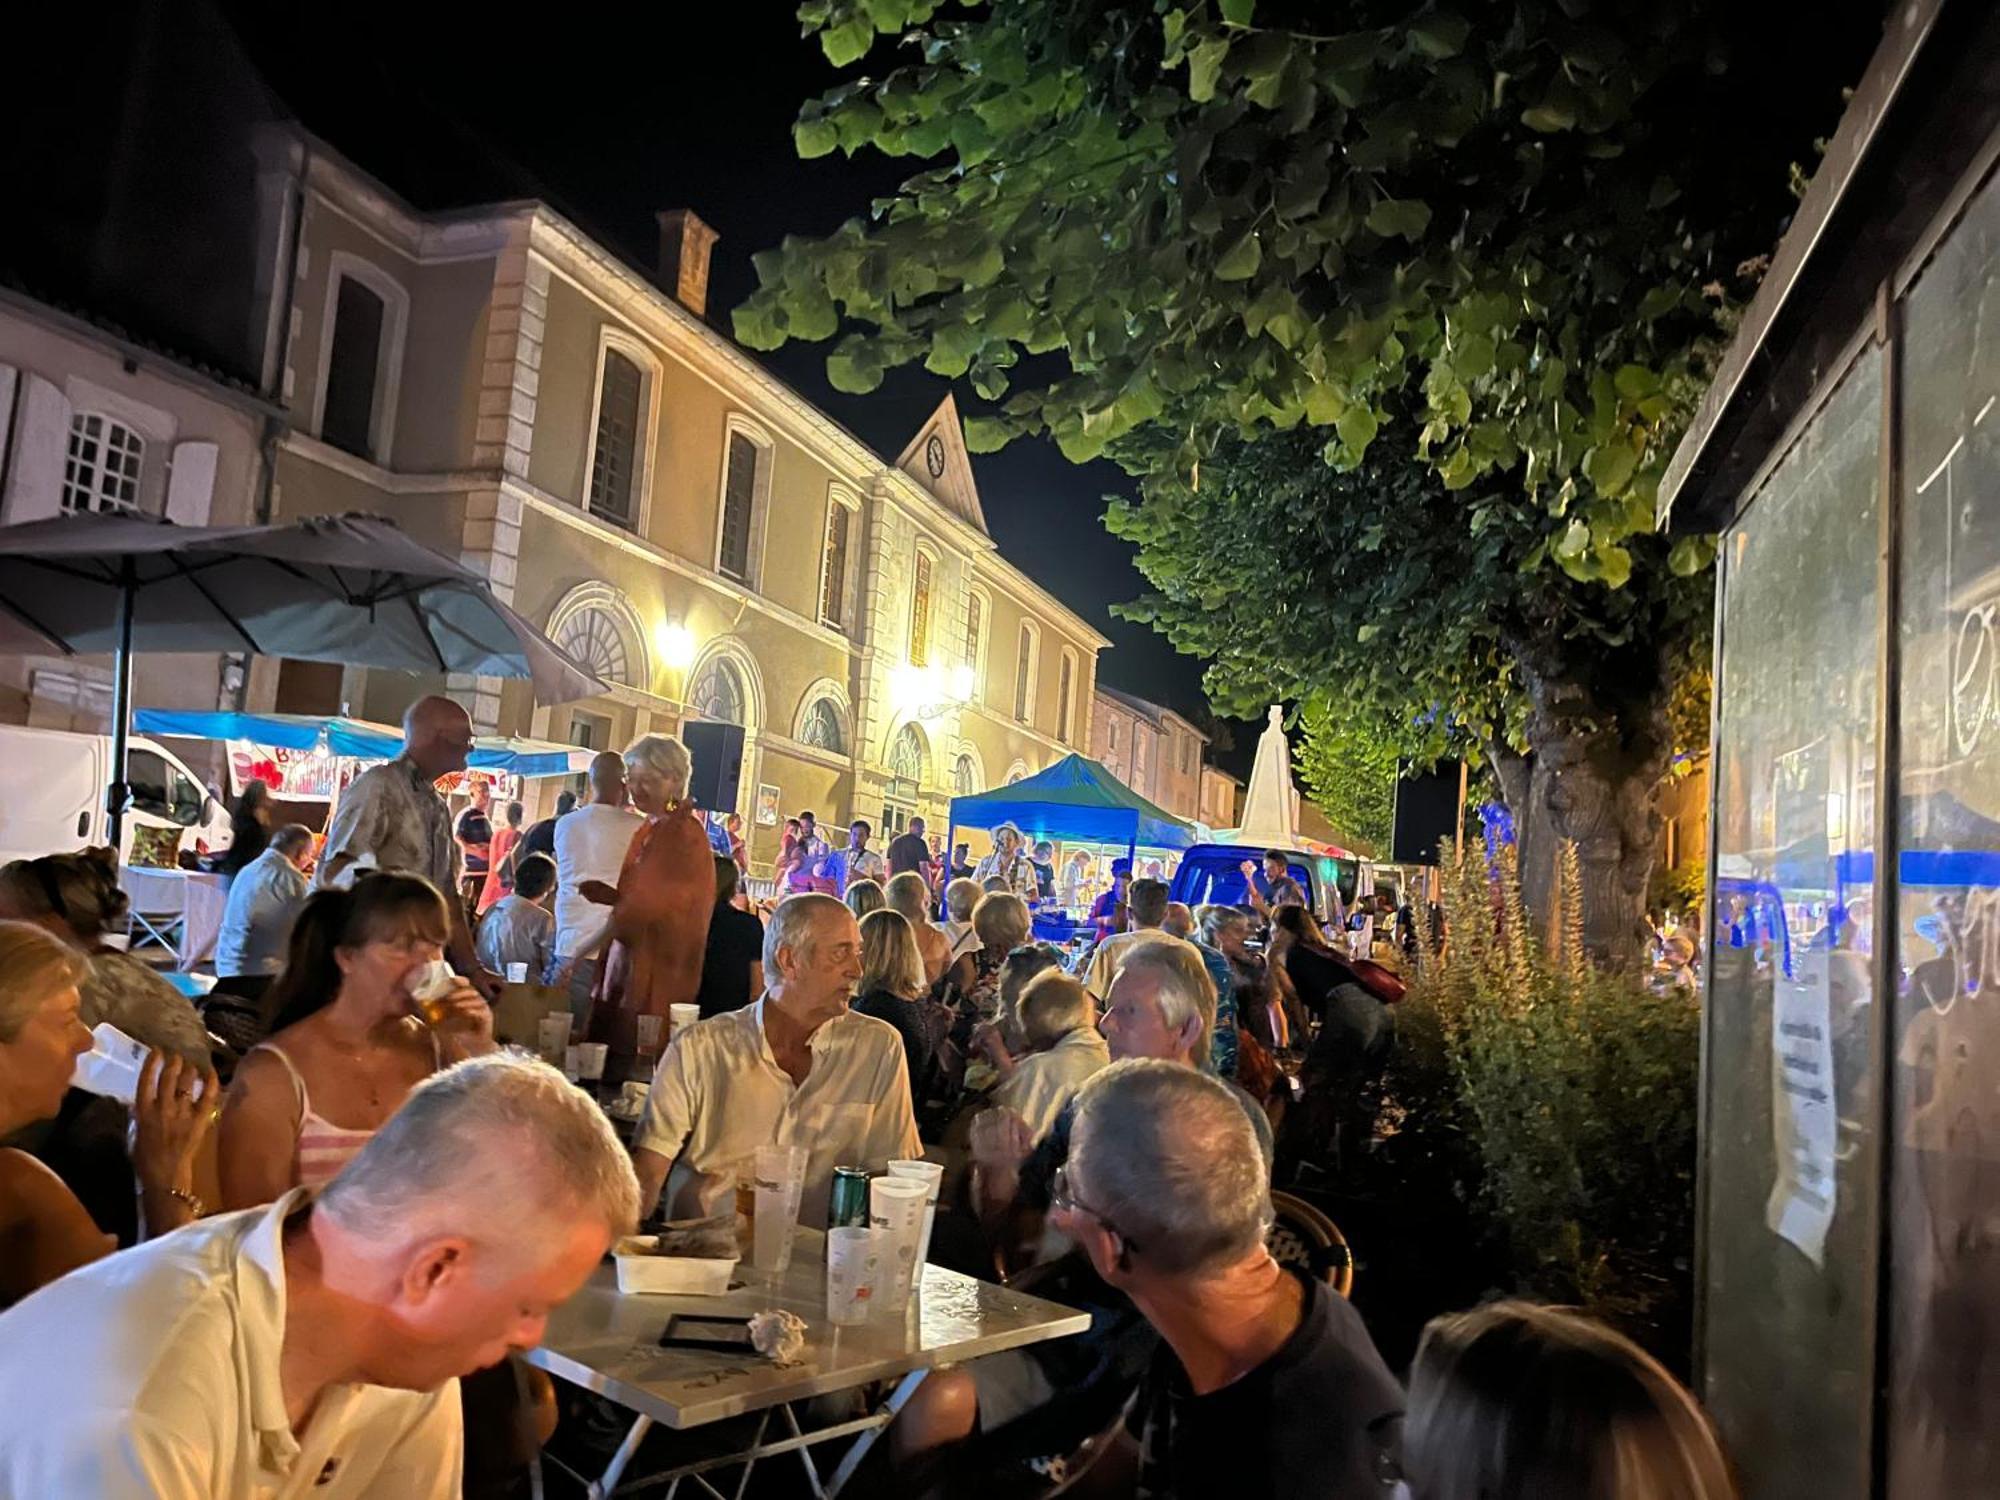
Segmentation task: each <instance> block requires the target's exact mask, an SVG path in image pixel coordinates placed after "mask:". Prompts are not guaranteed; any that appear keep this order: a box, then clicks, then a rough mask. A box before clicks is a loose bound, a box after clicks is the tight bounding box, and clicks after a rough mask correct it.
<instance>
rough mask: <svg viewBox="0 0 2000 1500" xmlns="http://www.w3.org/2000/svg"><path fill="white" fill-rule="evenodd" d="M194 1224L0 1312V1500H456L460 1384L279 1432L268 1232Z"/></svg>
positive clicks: (343, 1389)
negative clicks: (59, 1499)
mask: <svg viewBox="0 0 2000 1500" xmlns="http://www.w3.org/2000/svg"><path fill="white" fill-rule="evenodd" d="M305 1196H306V1193H305V1190H304V1189H294V1190H293V1191H292V1192H289V1193H287V1194H286V1195H285V1196H284V1197H283V1198H280V1199H279V1200H278V1201H277V1202H276V1203H274V1204H272V1205H270V1206H269V1207H267V1208H253V1209H246V1210H245V1211H243V1212H242V1213H234V1214H222V1215H219V1216H218V1217H216V1218H212V1219H203V1220H201V1221H200V1222H198V1223H195V1224H191V1225H189V1226H188V1227H187V1228H185V1229H182V1230H179V1231H177V1232H176V1233H173V1234H170V1235H167V1236H165V1237H163V1238H161V1239H157V1240H153V1241H150V1242H149V1243H147V1244H144V1245H140V1246H138V1247H137V1248H135V1249H132V1250H127V1251H125V1252H123V1253H122V1254H118V1255H112V1256H108V1257H106V1258H105V1259H103V1260H100V1261H96V1262H94V1263H92V1264H91V1265H88V1266H85V1267H83V1268H82V1269H81V1270H77V1271H72V1272H71V1273H70V1274H69V1275H67V1276H65V1277H62V1278H61V1279H60V1280H58V1281H54V1282H51V1283H50V1284H49V1285H48V1286H45V1287H43V1288H42V1289H41V1290H40V1291H38V1292H36V1293H35V1294H34V1295H33V1296H31V1297H27V1298H25V1299H23V1300H22V1301H21V1302H19V1303H18V1304H16V1305H15V1306H14V1307H13V1308H12V1309H11V1310H9V1311H8V1312H7V1313H5V1314H0V1500H44V1497H49V1500H53V1497H55V1496H58V1495H61V1496H72V1495H74V1496H78V1497H81V1496H86V1495H88V1496H91V1497H93V1500H156V1497H173V1500H179V1497H182V1496H188V1497H193V1496H200V1497H202V1500H293V1497H297V1500H362V1497H365V1496H389V1495H394V1496H397V1497H398V1500H455V1497H456V1496H457V1495H458V1493H459V1469H460V1461H461V1458H462V1449H463V1433H462V1430H461V1421H460V1417H459V1405H458V1382H457V1381H455V1380H453V1381H447V1382H446V1383H445V1384H444V1385H442V1386H440V1387H439V1388H438V1389H437V1390H434V1391H398V1390H389V1389H387V1388H386V1387H383V1386H374V1385H340V1386H333V1387H330V1388H329V1389H328V1390H327V1391H325V1392H324V1393H323V1394H322V1395H321V1397H320V1399H319V1403H318V1405H317V1406H316V1407H315V1408H314V1410H313V1414H312V1418H311V1420H310V1422H309V1423H308V1424H307V1426H306V1429H305V1431H304V1432H303V1433H300V1434H294V1433H293V1431H292V1428H291V1424H290V1422H289V1421H288V1420H287V1419H286V1416H285V1395H284V1389H283V1386H282V1385H281V1384H280V1381H279V1372H278V1357H279V1353H280V1350H281V1346H282V1344H283V1342H284V1328H285V1276H284V1266H283V1259H282V1255H283V1251H282V1245H281V1229H282V1226H283V1224H284V1221H285V1217H286V1215H287V1214H289V1213H290V1212H291V1211H292V1210H294V1209H295V1208H297V1207H298V1206H299V1205H300V1203H301V1202H302V1201H303V1200H304V1198H305Z"/></svg>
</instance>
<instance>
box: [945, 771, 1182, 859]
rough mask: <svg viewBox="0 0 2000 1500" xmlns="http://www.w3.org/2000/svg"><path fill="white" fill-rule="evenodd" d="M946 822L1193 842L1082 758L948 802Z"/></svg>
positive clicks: (1065, 835) (1156, 844) (1033, 832)
mask: <svg viewBox="0 0 2000 1500" xmlns="http://www.w3.org/2000/svg"><path fill="white" fill-rule="evenodd" d="M951 821H952V823H953V824H954V825H956V826H961V827H966V828H994V827H997V826H999V825H1000V824H1002V823H1012V824H1013V825H1014V826H1015V827H1017V828H1019V829H1020V830H1021V832H1022V833H1023V834H1025V835H1027V837H1028V838H1029V839H1090V840H1094V841H1096V842H1099V843H1106V844H1138V845H1139V846H1141V847H1142V848H1146V849H1186V848H1188V847H1189V846H1190V845H1192V844H1193V843H1194V842H1195V834H1194V829H1193V828H1192V827H1191V826H1190V825H1188V824H1187V823H1184V822H1182V821H1181V820H1180V819H1179V818H1177V817H1175V816H1174V815H1173V814H1172V813H1170V812H1168V811H1166V809H1164V808H1161V807H1156V806H1154V805H1153V804H1152V803H1151V802H1148V801H1147V800H1146V799H1145V798H1144V797H1141V796H1140V795H1139V794H1138V793H1137V792H1135V791H1133V790H1132V788H1130V787H1129V786H1127V785H1125V783H1124V782H1122V781H1120V780H1119V779H1118V778H1117V777H1116V776H1113V775H1112V774H1111V773H1110V772H1109V771H1107V770H1105V768H1104V767H1103V766H1101V765H1099V764H1098V763H1097V762H1096V761H1094V760H1091V759H1089V758H1088V757H1086V756H1082V755H1067V756H1064V757H1063V758H1062V759H1061V760H1059V761H1057V762H1056V763H1055V764H1054V765H1052V766H1050V767H1049V768H1048V769H1047V770H1046V771H1042V772H1040V773H1038V774H1037V775H1034V776H1030V777H1028V778H1027V780H1025V781H1017V782H1015V783H1014V784H1013V785H1012V786H1003V787H996V788H994V789H993V790H992V791H990V792H980V793H978V794H977V795H976V796H971V797H954V798H952V799H951Z"/></svg>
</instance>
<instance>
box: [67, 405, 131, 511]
mask: <svg viewBox="0 0 2000 1500" xmlns="http://www.w3.org/2000/svg"><path fill="white" fill-rule="evenodd" d="M145 461H146V440H145V439H144V438H143V437H141V436H139V434H138V433H136V432H134V431H133V430H132V429H131V428H130V427H127V426H126V425H125V424H124V423H123V422H117V421H113V420H112V419H111V418H110V417H107V416H104V415H102V414H100V413H98V412H94V411H80V412H78V413H77V414H76V416H75V418H74V419H73V420H72V421H71V422H70V428H69V456H68V459H67V461H66V462H65V464H64V466H63V487H62V508H63V509H64V510H65V511H66V512H69V513H71V514H75V513H78V512H81V511H110V512H114V513H117V512H132V511H136V510H138V508H139V470H140V468H141V467H142V466H143V465H144V464H145Z"/></svg>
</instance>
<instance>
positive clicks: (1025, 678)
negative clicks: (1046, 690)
mask: <svg viewBox="0 0 2000 1500" xmlns="http://www.w3.org/2000/svg"><path fill="white" fill-rule="evenodd" d="M1040 644H1041V642H1040V639H1039V637H1038V636H1037V634H1036V631H1035V627H1034V624H1033V623H1032V622H1031V621H1027V620H1023V621H1022V622H1021V653H1020V657H1019V658H1018V659H1017V660H1016V661H1015V663H1014V717H1015V718H1016V719H1018V720H1020V721H1021V722H1022V723H1023V724H1026V723H1027V722H1028V721H1029V720H1030V719H1032V718H1033V717H1034V706H1035V705H1034V699H1035V653H1036V650H1037V648H1038V647H1039V646H1040Z"/></svg>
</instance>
